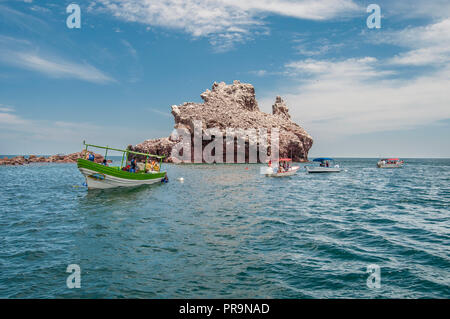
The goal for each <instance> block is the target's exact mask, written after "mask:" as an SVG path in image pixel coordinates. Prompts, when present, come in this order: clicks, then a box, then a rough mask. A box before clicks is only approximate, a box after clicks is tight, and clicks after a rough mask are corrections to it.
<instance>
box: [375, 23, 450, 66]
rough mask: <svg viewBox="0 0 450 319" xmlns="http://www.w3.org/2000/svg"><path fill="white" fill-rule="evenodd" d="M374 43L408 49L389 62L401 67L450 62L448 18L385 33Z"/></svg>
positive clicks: (449, 25)
mask: <svg viewBox="0 0 450 319" xmlns="http://www.w3.org/2000/svg"><path fill="white" fill-rule="evenodd" d="M374 41H375V42H376V43H389V44H394V45H398V46H402V47H405V48H408V49H409V51H406V52H402V53H400V54H398V55H396V56H395V57H393V58H392V59H391V60H390V62H391V63H393V64H401V65H439V64H445V63H448V62H450V18H447V19H444V20H441V21H438V22H435V23H433V24H429V25H426V26H419V27H409V28H406V29H403V30H400V31H386V32H383V33H382V34H381V35H379V36H377V37H376V38H375V39H374Z"/></svg>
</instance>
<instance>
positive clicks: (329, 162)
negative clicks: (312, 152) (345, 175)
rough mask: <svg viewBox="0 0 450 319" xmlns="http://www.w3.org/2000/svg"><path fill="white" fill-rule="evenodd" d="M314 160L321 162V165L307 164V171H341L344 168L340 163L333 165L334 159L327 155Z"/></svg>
mask: <svg viewBox="0 0 450 319" xmlns="http://www.w3.org/2000/svg"><path fill="white" fill-rule="evenodd" d="M313 162H319V163H320V165H319V166H306V172H308V173H310V174H312V173H340V172H341V171H342V169H341V168H340V167H339V165H337V164H336V165H333V164H334V159H332V158H327V157H320V158H315V159H314V160H313Z"/></svg>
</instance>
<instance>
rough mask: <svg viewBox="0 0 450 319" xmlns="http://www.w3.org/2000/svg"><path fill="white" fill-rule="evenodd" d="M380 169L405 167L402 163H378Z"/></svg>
mask: <svg viewBox="0 0 450 319" xmlns="http://www.w3.org/2000/svg"><path fill="white" fill-rule="evenodd" d="M377 166H378V168H400V167H403V164H402V163H398V164H381V163H377Z"/></svg>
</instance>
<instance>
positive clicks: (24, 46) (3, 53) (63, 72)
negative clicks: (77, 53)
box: [0, 35, 115, 83]
mask: <svg viewBox="0 0 450 319" xmlns="http://www.w3.org/2000/svg"><path fill="white" fill-rule="evenodd" d="M0 45H1V47H0V61H1V62H3V63H6V64H9V65H13V66H16V67H19V68H23V69H27V70H32V71H36V72H40V73H44V74H46V75H48V76H50V77H55V78H75V79H79V80H84V81H88V82H93V83H108V82H115V80H114V79H113V78H111V77H110V76H108V75H107V74H105V73H103V72H102V71H100V70H98V69H97V68H95V67H94V66H92V65H89V64H88V63H76V62H72V61H69V60H66V59H63V58H61V57H58V56H54V55H53V56H52V55H43V54H40V53H37V52H36V50H35V49H33V48H32V44H31V42H29V41H26V40H21V39H14V38H10V37H6V36H2V35H0Z"/></svg>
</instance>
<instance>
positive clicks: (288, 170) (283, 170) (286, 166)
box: [265, 158, 300, 177]
mask: <svg viewBox="0 0 450 319" xmlns="http://www.w3.org/2000/svg"><path fill="white" fill-rule="evenodd" d="M273 162H275V164H273ZM273 162H272V161H269V166H268V167H266V169H265V175H266V176H270V177H285V176H292V175H294V174H295V173H297V171H298V170H299V169H300V166H292V167H291V166H290V162H292V159H290V158H280V159H279V160H278V161H276V160H274V161H273Z"/></svg>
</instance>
